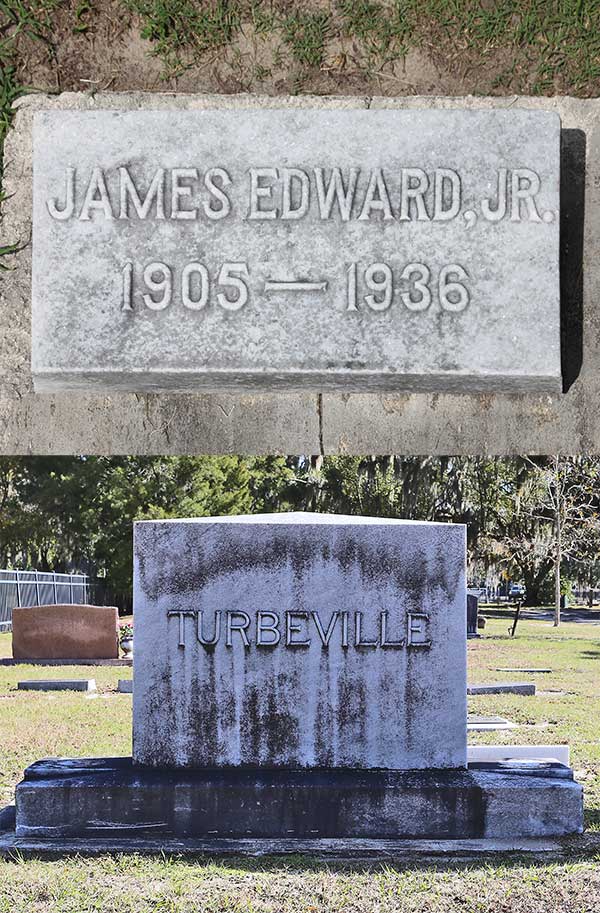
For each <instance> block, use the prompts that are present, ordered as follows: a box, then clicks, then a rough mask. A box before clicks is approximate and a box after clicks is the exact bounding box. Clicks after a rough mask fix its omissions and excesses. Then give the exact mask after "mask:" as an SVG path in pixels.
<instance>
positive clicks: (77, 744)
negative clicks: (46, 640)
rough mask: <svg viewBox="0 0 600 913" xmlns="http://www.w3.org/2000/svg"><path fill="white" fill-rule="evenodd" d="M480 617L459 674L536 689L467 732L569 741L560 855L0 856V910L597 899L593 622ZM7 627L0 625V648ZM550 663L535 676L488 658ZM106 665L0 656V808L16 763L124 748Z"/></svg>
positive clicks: (599, 800) (124, 713) (127, 707)
mask: <svg viewBox="0 0 600 913" xmlns="http://www.w3.org/2000/svg"><path fill="white" fill-rule="evenodd" d="M508 625H509V617H508V615H507V616H506V617H505V618H493V619H490V620H488V624H487V628H486V631H485V636H484V637H483V638H481V639H480V640H472V641H469V644H468V655H469V681H470V682H472V683H480V682H486V681H509V680H512V681H518V680H520V681H525V680H531V679H532V678H534V679H535V681H536V683H537V686H538V694H537V695H536V696H535V697H528V696H526V697H524V696H520V695H496V696H487V695H486V696H479V697H471V698H469V711H470V712H471V713H476V714H481V715H486V716H488V715H489V716H492V715H499V716H505V717H508V718H509V719H510V720H512V721H513V722H515V723H518V724H519V726H520V728H519V729H516V730H512V731H508V732H496V733H485V734H481V733H477V734H473V735H471V736H470V740H471V741H472V742H478V743H511V742H512V743H531V744H536V743H537V744H543V743H556V742H568V743H569V744H570V746H571V758H572V764H573V767H574V769H575V772H576V776H577V779H578V780H580V781H581V782H582V783H583V786H584V790H585V809H586V827H587V832H586V834H585V835H583V836H582V837H575V838H570V839H568V840H564V841H563V842H562V845H563V852H562V854H561V856H560V857H556V858H548V857H535V858H531V857H529V858H526V857H518V856H509V855H506V856H503V857H502V856H501V857H498V856H495V857H488V858H487V859H477V860H475V859H470V860H457V859H453V860H447V861H445V862H444V861H440V860H439V859H438V860H419V861H418V862H414V861H412V862H409V861H405V862H403V863H402V862H393V861H387V862H381V863H378V862H374V861H371V862H356V861H355V862H335V861H332V860H330V861H327V862H325V861H323V860H317V859H305V858H300V857H291V858H290V857H288V858H286V859H284V860H281V859H276V858H267V859H227V860H221V861H217V860H202V859H196V860H190V859H178V858H165V857H153V858H142V857H140V856H134V855H124V856H120V857H106V856H105V857H99V858H89V859H88V858H74V859H73V858H72V859H59V860H56V861H48V860H35V859H29V860H23V859H18V858H17V859H13V860H6V861H0V913H42V911H47V910H52V913H88V911H90V913H91V911H100V913H113V911H114V913H117V911H118V913H146V911H148V913H151V911H152V913H154V911H164V913H180V911H181V913H184V911H185V913H187V911H189V913H192V911H194V913H205V911H206V913H217V911H219V913H225V911H231V913H320V911H342V910H344V911H353V913H380V911H381V913H384V911H385V913H395V911H409V910H410V911H413V910H414V911H417V910H418V911H419V913H420V911H427V913H430V911H431V913H433V911H435V913H437V911H439V913H442V911H444V913H445V911H455V910H461V911H467V913H470V911H473V913H475V911H485V910H488V909H494V910H497V911H499V913H500V911H504V910H506V911H510V913H531V911H540V913H541V911H544V913H547V911H557V913H558V911H560V913H570V911H578V913H579V911H592V910H596V909H598V908H599V904H600V865H599V863H600V714H599V713H598V707H599V701H600V625H599V624H591V623H584V622H581V623H574V622H570V623H564V624H563V625H562V626H561V627H560V628H558V629H555V628H553V627H552V625H551V624H550V623H548V622H543V621H522V622H520V623H519V628H518V631H517V636H516V638H514V639H511V638H509V637H508V634H507V629H508ZM9 655H10V635H6V634H3V635H0V656H9ZM501 666H516V667H525V666H528V667H547V668H550V669H552V670H553V671H552V672H551V673H549V674H545V675H536V676H528V675H525V674H511V673H500V672H496V668H497V667H501ZM130 674H131V670H130V669H128V668H123V667H121V668H118V667H117V668H115V667H106V666H104V667H102V666H98V667H91V666H81V667H63V668H60V667H39V666H38V667H35V666H12V667H11V666H0V806H1V805H4V804H8V803H9V802H11V801H12V799H13V794H14V787H15V785H16V783H17V781H18V780H19V779H20V777H21V773H22V770H23V768H24V767H25V766H27V765H28V764H30V763H31V762H32V761H35V760H37V759H38V758H41V757H44V756H47V755H75V756H84V755H94V754H96V755H103V754H104V755H107V754H108V755H118V754H128V753H129V752H130V750H131V749H130V731H131V696H130V695H125V694H118V693H117V692H116V687H117V681H118V679H119V678H126V677H128V676H129V675H130ZM66 676H69V677H77V678H91V677H93V678H95V679H96V683H97V686H98V697H95V698H90V697H87V696H86V695H85V694H82V693H66V692H54V693H35V692H18V691H17V690H16V683H17V681H18V680H20V679H24V678H59V677H66Z"/></svg>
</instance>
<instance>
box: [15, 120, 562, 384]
mask: <svg viewBox="0 0 600 913" xmlns="http://www.w3.org/2000/svg"><path fill="white" fill-rule="evenodd" d="M559 156H560V119H559V117H558V115H557V114H555V113H552V112H546V111H526V110H518V109H516V108H513V109H511V110H510V111H500V110H487V111H483V110H478V111H476V110H437V111H434V110H421V111H419V110H368V111H360V110H352V111H350V110H333V109H332V110H323V109H312V110H311V109H310V108H304V109H287V110H251V109H248V110H243V109H237V110H229V111H228V110H211V109H205V110H196V111H175V110H172V111H148V110H146V111H101V110H98V111H85V112H82V111H45V112H40V113H38V114H37V115H36V117H35V126H34V209H33V300H32V373H33V379H34V384H35V389H36V390H37V391H38V392H44V391H48V390H90V391H96V392H99V393H103V392H105V391H110V390H112V391H119V390H123V391H125V390H133V391H149V392H157V391H160V390H168V391H176V390H182V391H188V390H213V391H214V390H217V391H219V392H222V391H226V390H229V391H239V390H249V389H253V390H294V391H297V390H299V389H300V390H302V389H305V390H323V389H326V390H341V391H343V392H347V391H350V390H355V391H356V390H358V391H364V392H368V391H370V390H407V391H417V392H427V391H444V392H448V393H451V392H468V393H472V392H487V391H500V392H548V393H559V392H561V390H562V382H561V362H560V296H559V216H560V204H559V178H560V164H559V162H560V159H559Z"/></svg>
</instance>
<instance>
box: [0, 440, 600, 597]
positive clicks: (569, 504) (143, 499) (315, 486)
mask: <svg viewBox="0 0 600 913" xmlns="http://www.w3.org/2000/svg"><path fill="white" fill-rule="evenodd" d="M599 477H600V459H596V458H593V459H592V458H583V457H574V458H558V457H557V458H551V457H548V458H546V457H543V458H542V457H537V458H529V457H515V458H481V457H399V456H386V457H355V456H334V457H325V458H320V457H319V458H307V457H279V456H268V457H242V456H222V457H215V456H197V457H196V456H194V457H192V456H181V457H164V456H159V457H148V456H122V457H3V458H0V567H14V568H23V569H38V570H56V571H80V572H84V573H85V572H87V573H90V574H92V575H94V576H98V577H100V578H104V579H105V580H106V583H107V586H108V589H109V591H110V593H111V594H114V598H118V599H120V600H121V602H124V603H128V602H129V600H130V598H131V575H132V548H131V537H132V523H133V521H134V520H140V519H161V518H171V517H193V516H211V515H219V514H239V513H264V512H275V511H287V510H308V511H328V512H333V513H347V514H363V515H373V516H382V517H404V518H406V519H421V520H437V521H442V522H444V521H447V522H455V523H465V524H467V529H468V548H469V573H470V577H471V579H473V580H485V579H492V578H493V579H496V580H497V579H498V578H499V576H503V577H504V578H505V579H506V578H510V579H514V580H518V581H522V582H523V583H524V584H525V586H526V588H527V601H528V602H529V603H530V604H536V603H539V601H540V599H541V598H542V597H543V596H544V595H545V594H546V599H547V598H548V596H547V594H548V593H550V599H552V600H553V599H554V595H555V594H554V593H553V592H552V586H553V585H554V590H555V592H556V593H559V592H560V589H559V590H556V587H557V586H559V588H560V586H561V584H560V583H559V581H560V571H561V570H562V571H563V573H564V572H566V573H567V574H568V576H570V577H571V578H573V579H575V580H577V581H578V582H579V583H580V584H581V585H585V586H587V587H588V588H593V587H595V586H596V584H597V581H598V578H599V577H600V561H599V554H600V519H599V518H600V494H599V492H600V489H599V486H598V480H599ZM552 572H554V573H555V577H554V584H553V577H552ZM557 574H558V576H557ZM549 587H550V589H549Z"/></svg>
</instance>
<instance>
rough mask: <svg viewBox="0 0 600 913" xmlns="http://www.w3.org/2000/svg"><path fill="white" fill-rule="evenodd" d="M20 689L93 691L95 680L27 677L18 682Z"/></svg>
mask: <svg viewBox="0 0 600 913" xmlns="http://www.w3.org/2000/svg"><path fill="white" fill-rule="evenodd" d="M17 688H18V689H19V690H20V691H95V690H96V681H95V679H93V678H71V679H62V678H54V679H52V678H50V679H41V678H40V679H27V680H26V681H22V682H18V683H17Z"/></svg>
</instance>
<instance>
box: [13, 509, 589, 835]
mask: <svg viewBox="0 0 600 913" xmlns="http://www.w3.org/2000/svg"><path fill="white" fill-rule="evenodd" d="M465 559H466V547H465V528H464V527H463V526H458V525H452V524H443V523H419V522H408V521H401V520H387V519H376V518H365V517H344V516H330V515H323V514H294V513H288V514H285V513H284V514H276V515H258V516H251V517H212V518H210V517H209V518H201V519H190V520H171V521H169V520H166V521H162V520H161V521H142V522H139V523H136V524H135V533H134V618H135V628H134V630H135V635H134V636H135V665H134V681H135V684H134V688H133V746H134V747H133V757H132V758H89V759H81V760H77V759H68V758H63V759H60V758H59V759H47V760H45V761H40V762H38V763H36V764H33V765H32V766H30V767H29V768H28V769H27V770H26V771H25V777H24V779H23V781H22V782H21V783H20V784H19V786H18V787H17V793H16V829H15V833H16V837H17V838H18V839H19V840H21V839H23V840H25V845H27V840H34V839H35V841H36V842H38V843H39V842H40V841H41V842H42V844H43V846H45V847H50V846H52V845H54V846H57V845H60V841H63V840H67V845H68V846H69V847H75V846H77V841H78V840H81V841H82V842H83V841H86V842H88V841H90V840H91V841H94V840H95V839H96V838H100V839H102V840H104V844H103V845H104V848H105V849H107V848H109V847H113V848H115V849H117V848H119V849H121V850H123V849H130V850H131V849H134V848H136V849H141V848H143V847H144V846H146V847H150V848H153V849H160V848H161V846H162V845H163V843H164V845H166V846H168V845H169V841H171V840H173V839H174V838H175V839H178V840H181V841H186V840H192V841H193V840H198V839H206V840H208V841H211V840H213V841H215V847H217V846H220V845H221V844H220V843H219V841H222V840H223V839H226V840H227V841H230V842H229V847H230V849H233V848H234V847H235V848H237V850H238V851H250V852H261V851H262V852H264V851H265V846H268V845H271V846H272V843H269V841H273V840H282V839H285V840H289V839H294V840H297V841H299V844H298V846H299V847H302V846H304V845H305V844H303V843H302V841H306V840H317V841H320V840H323V841H331V840H337V841H339V844H338V845H339V847H340V849H341V850H342V851H345V850H348V849H350V850H351V849H352V845H353V844H352V841H356V840H363V839H372V840H377V841H382V843H381V847H380V848H381V849H384V848H385V841H387V840H398V839H405V838H406V839H411V840H420V839H430V840H433V839H435V840H440V839H451V840H464V839H472V838H494V839H498V838H505V837H509V838H514V837H518V838H522V837H539V836H547V835H558V834H566V833H574V832H578V831H580V830H581V829H582V820H583V818H582V815H583V807H582V789H581V786H580V785H579V784H577V783H576V782H575V781H574V779H573V772H572V770H571V769H570V768H569V767H568V766H566V765H564V764H561V763H558V762H556V761H554V760H552V759H548V758H545V757H542V758H539V759H532V760H529V759H524V758H522V757H519V756H518V755H517V756H516V757H514V758H508V759H507V760H504V759H503V760H496V759H494V758H492V759H489V758H483V759H481V760H475V761H472V762H469V763H468V762H467V714H466V701H467V696H466V690H467V685H466V617H465V595H466V590H465ZM506 750H507V751H509V750H510V749H509V748H508V747H507V748H506ZM107 837H108V846H107V842H106V841H107ZM73 840H74V841H75V842H74V843H73ZM111 841H112V843H111ZM144 841H145V843H144ZM86 845H87V844H86ZM192 845H193V844H190V846H192ZM195 845H196V846H197V844H195ZM328 845H329V844H328ZM180 847H181V848H184V847H185V843H181V844H180Z"/></svg>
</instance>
